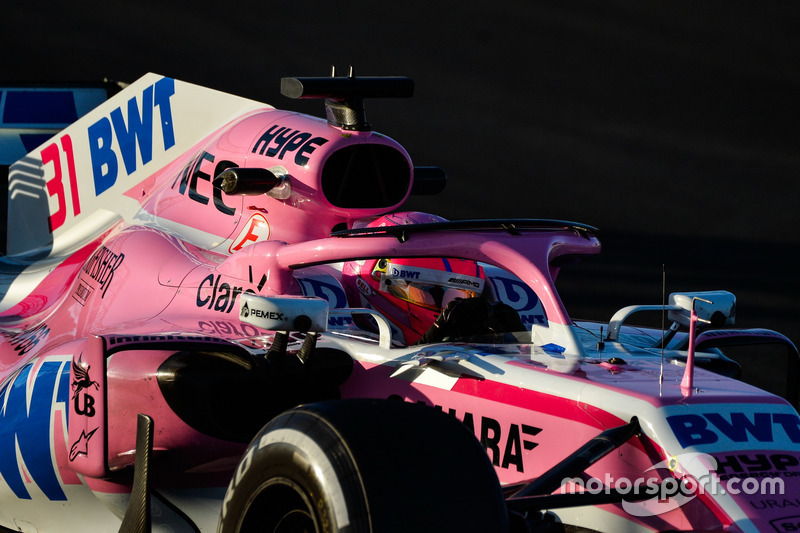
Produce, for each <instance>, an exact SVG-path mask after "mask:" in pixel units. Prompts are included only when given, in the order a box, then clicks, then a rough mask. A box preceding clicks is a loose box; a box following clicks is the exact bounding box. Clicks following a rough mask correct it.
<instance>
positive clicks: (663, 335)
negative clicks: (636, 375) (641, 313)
mask: <svg viewBox="0 0 800 533" xmlns="http://www.w3.org/2000/svg"><path fill="white" fill-rule="evenodd" d="M666 318H667V269H666V267H665V266H664V263H661V372H660V373H659V375H658V394H659V396H660V395H661V387H662V386H663V385H664V349H665V346H664V345H665V344H666V342H665V340H664V339H665V338H666V325H667V323H666Z"/></svg>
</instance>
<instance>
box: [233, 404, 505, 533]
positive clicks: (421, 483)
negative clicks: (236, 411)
mask: <svg viewBox="0 0 800 533" xmlns="http://www.w3.org/2000/svg"><path fill="white" fill-rule="evenodd" d="M507 530H508V516H507V512H506V508H505V502H504V499H503V493H502V490H501V488H500V484H499V482H498V479H497V475H496V474H495V472H494V469H493V467H492V465H491V463H490V461H489V459H488V456H487V455H486V452H485V451H484V450H483V448H482V447H481V445H480V444H479V443H478V441H477V440H476V439H475V437H474V436H473V435H472V434H471V433H470V432H469V431H468V430H467V429H466V427H464V425H463V424H461V423H460V422H458V421H457V420H456V419H455V418H453V417H451V416H448V415H445V414H443V413H441V412H440V411H437V410H435V409H432V408H430V407H426V406H422V405H414V404H408V403H403V402H401V401H391V400H342V401H334V402H322V403H318V404H310V405H305V406H302V407H297V408H294V409H291V410H289V411H286V412H285V413H283V414H281V415H280V416H278V417H277V418H275V419H274V420H272V421H271V422H270V423H269V424H267V425H266V426H265V427H264V428H263V429H262V430H261V432H260V433H259V434H258V435H257V436H256V437H255V439H253V441H252V442H251V443H250V446H249V447H248V449H247V451H246V452H245V454H244V455H243V457H242V459H241V461H240V463H239V465H238V467H237V468H236V470H235V472H234V474H233V477H232V479H231V482H230V485H229V487H228V491H227V493H226V495H225V500H224V502H223V507H222V516H221V520H220V526H219V528H218V531H219V533H252V532H254V531H260V532H261V531H265V532H270V533H298V532H305V531H307V532H309V533H344V532H348V533H366V532H377V533H392V532H398V533H400V532H402V533H408V532H410V531H436V532H449V531H452V532H459V533H464V532H472V531H474V532H481V533H485V532H486V531H493V532H494V531H497V532H502V531H507Z"/></svg>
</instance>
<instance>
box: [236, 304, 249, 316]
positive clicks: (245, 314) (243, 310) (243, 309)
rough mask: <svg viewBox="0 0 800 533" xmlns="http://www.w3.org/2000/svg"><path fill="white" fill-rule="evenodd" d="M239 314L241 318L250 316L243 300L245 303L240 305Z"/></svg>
mask: <svg viewBox="0 0 800 533" xmlns="http://www.w3.org/2000/svg"><path fill="white" fill-rule="evenodd" d="M239 316H240V317H242V318H247V317H249V316H250V308H249V307H248V306H247V302H245V304H244V305H243V306H242V310H241V311H240V312H239Z"/></svg>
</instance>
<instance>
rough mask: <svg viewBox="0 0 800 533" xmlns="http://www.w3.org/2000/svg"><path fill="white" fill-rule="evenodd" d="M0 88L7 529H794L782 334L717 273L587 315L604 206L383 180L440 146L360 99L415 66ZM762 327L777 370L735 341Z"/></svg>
mask: <svg viewBox="0 0 800 533" xmlns="http://www.w3.org/2000/svg"><path fill="white" fill-rule="evenodd" d="M1 90H2V99H0V106H2V108H1V109H0V116H2V117H3V124H2V126H3V127H4V128H5V130H4V132H3V137H2V139H3V148H2V150H0V155H1V156H3V157H5V158H6V159H8V161H7V163H8V164H9V166H8V167H7V174H8V231H7V239H6V254H5V256H4V257H2V260H1V261H0V268H2V277H1V278H0V279H1V280H2V282H0V296H2V300H1V301H0V328H2V335H3V338H2V345H1V346H0V529H2V530H3V531H25V532H48V531H53V532H68V531H80V532H82V533H83V532H90V531H99V532H108V531H124V532H129V531H131V532H132V531H136V532H144V531H175V532H178V531H192V532H195V531H204V532H209V531H215V530H216V531H220V532H251V531H270V532H282V533H287V532H301V531H308V532H353V533H357V532H367V531H374V532H379V533H380V532H391V531H398V532H409V531H436V532H442V531H454V532H466V531H480V532H488V531H492V532H494V531H509V532H526V531H563V530H569V531H611V532H619V531H665V530H681V531H730V532H734V531H735V532H739V531H741V532H746V531H748V532H749V531H765V532H775V531H777V532H789V531H798V530H800V417H798V413H797V411H796V409H795V405H796V402H797V388H796V384H797V377H796V376H797V368H798V365H797V361H798V354H797V349H796V348H795V347H794V345H793V344H792V343H791V342H790V341H789V340H788V339H787V338H786V337H784V336H783V335H780V334H778V333H776V332H773V331H768V330H737V329H733V328H732V326H733V324H734V319H735V309H736V302H735V298H734V297H733V295H732V294H730V293H728V292H725V291H711V292H699V293H675V294H672V295H669V298H668V299H665V301H664V302H662V303H657V302H656V303H655V304H654V305H640V306H631V307H627V308H625V309H622V310H620V311H619V312H618V313H616V314H615V315H614V316H613V317H612V318H611V320H610V321H609V322H603V323H601V322H589V321H577V320H575V319H573V318H571V317H570V316H569V315H568V314H567V311H566V309H565V306H564V304H563V303H562V301H561V300H560V298H559V295H558V292H557V291H556V288H555V285H554V283H555V280H556V277H557V275H558V273H559V270H560V269H561V268H562V267H563V266H566V265H567V264H569V263H571V262H574V261H576V260H580V259H581V258H582V257H585V256H591V255H594V254H597V253H599V251H600V243H599V241H598V239H597V237H596V230H595V229H594V228H592V227H590V226H586V225H583V224H578V223H573V222H565V221H557V220H460V221H446V220H444V219H441V218H439V217H435V216H433V215H426V214H421V213H414V212H404V211H402V207H401V206H402V205H403V203H404V202H405V201H406V200H407V199H408V197H409V195H412V194H430V193H436V192H438V191H439V190H440V189H441V188H442V186H443V185H444V181H445V176H444V173H443V172H441V171H440V170H438V169H436V168H415V167H414V166H413V165H412V163H411V159H410V157H409V155H408V154H407V153H406V151H405V150H404V149H403V148H402V147H401V146H400V145H399V144H398V143H396V142H395V141H393V140H392V139H390V138H389V137H386V136H384V135H381V134H379V133H377V132H375V131H373V130H372V129H371V127H370V125H369V123H368V122H367V120H366V117H365V113H364V106H363V101H364V99H365V98H372V97H405V96H410V95H411V93H412V91H413V83H412V82H411V80H409V79H408V78H402V77H386V78H369V77H354V76H352V75H349V76H338V77H337V76H335V75H334V76H331V77H323V78H284V80H283V81H282V92H283V93H284V94H285V95H286V96H289V97H291V98H324V99H325V102H326V111H327V117H326V119H319V118H315V117H312V116H307V115H303V114H299V113H296V112H291V111H281V110H278V109H275V108H272V107H270V106H268V105H265V104H263V103H259V102H255V101H251V100H247V99H243V98H239V97H236V96H232V95H228V94H224V93H220V92H217V91H214V90H210V89H206V88H203V87H199V86H196V85H192V84H189V83H185V82H181V81H178V80H174V79H171V78H166V77H162V76H159V75H155V74H148V75H146V76H144V77H142V78H141V79H139V80H138V81H136V82H134V83H132V84H130V85H128V86H126V87H125V88H124V89H122V90H121V91H118V92H116V94H113V95H111V96H110V97H109V98H108V99H106V94H105V90H106V89H105V88H102V87H99V88H75V89H70V88H68V87H50V88H35V89H34V88H27V89H25V88H19V87H5V88H2V89H1ZM97 91H100V93H101V94H99V96H98V92H97ZM112 92H113V91H112ZM95 98H97V100H95ZM12 155H13V157H12ZM639 312H649V313H650V314H653V313H656V314H660V315H662V316H663V317H664V319H665V320H666V319H668V322H669V324H670V325H668V326H665V327H663V328H655V329H653V328H643V327H634V326H631V325H629V324H628V322H629V319H630V317H631V315H633V314H635V313H639ZM759 343H766V344H774V345H779V346H783V347H785V348H786V349H787V350H788V353H789V354H790V357H789V358H788V361H789V366H788V369H787V375H788V377H789V379H788V380H787V381H788V383H789V385H790V386H789V390H787V394H786V395H785V396H786V398H780V397H777V396H775V395H772V394H769V393H767V392H764V391H762V390H759V389H757V388H755V387H753V386H750V385H747V384H745V383H744V382H743V381H741V380H740V377H741V376H740V375H739V374H740V367H739V365H738V364H737V363H736V362H735V361H733V360H732V359H730V358H728V357H727V356H725V355H724V353H723V350H725V349H727V347H728V346H732V345H751V344H752V345H755V344H759Z"/></svg>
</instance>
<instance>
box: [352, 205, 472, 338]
mask: <svg viewBox="0 0 800 533" xmlns="http://www.w3.org/2000/svg"><path fill="white" fill-rule="evenodd" d="M445 221H446V220H445V219H443V218H441V217H438V216H435V215H429V214H427V213H418V212H407V213H396V214H392V215H385V216H382V217H379V218H377V219H376V220H374V221H372V222H371V223H369V224H368V225H367V227H381V226H387V225H401V224H422V223H430V222H445ZM342 274H343V277H342V279H343V282H344V287H345V292H346V293H347V296H348V300H349V302H350V305H351V306H353V307H368V308H372V309H375V310H376V311H378V312H379V313H381V314H382V315H383V316H385V317H386V318H387V319H388V320H389V322H391V323H392V324H393V325H394V326H396V328H393V329H398V330H399V331H400V332H401V333H402V335H403V340H404V342H405V343H406V344H407V345H411V344H413V343H415V342H416V341H417V340H418V339H419V338H420V337H422V335H423V334H424V333H425V332H426V331H428V328H430V327H431V325H432V324H433V322H434V321H435V320H436V317H438V316H439V314H440V313H441V311H442V309H443V308H444V307H445V306H447V304H448V303H450V302H451V301H453V300H454V299H455V298H474V297H477V296H480V295H481V293H482V292H483V289H484V284H485V278H484V274H483V269H482V268H481V267H480V265H478V263H477V262H476V261H473V260H469V259H455V258H443V257H437V258H385V259H369V260H364V261H350V262H347V263H345V264H344V266H343V268H342Z"/></svg>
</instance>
